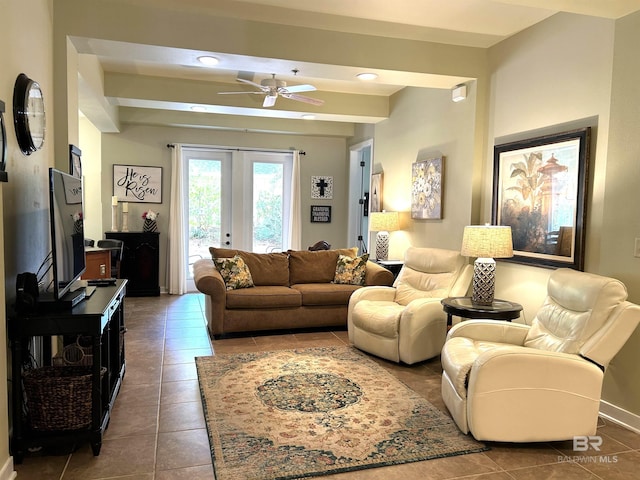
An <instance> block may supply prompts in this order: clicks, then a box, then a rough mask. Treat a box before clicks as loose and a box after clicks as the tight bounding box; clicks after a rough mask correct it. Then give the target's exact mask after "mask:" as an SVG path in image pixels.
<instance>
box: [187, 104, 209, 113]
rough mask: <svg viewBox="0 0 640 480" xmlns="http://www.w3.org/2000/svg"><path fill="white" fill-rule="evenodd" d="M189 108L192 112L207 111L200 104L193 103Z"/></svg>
mask: <svg viewBox="0 0 640 480" xmlns="http://www.w3.org/2000/svg"><path fill="white" fill-rule="evenodd" d="M191 110H192V111H194V112H206V111H207V109H206V108H204V107H203V106H202V105H193V106H192V107H191Z"/></svg>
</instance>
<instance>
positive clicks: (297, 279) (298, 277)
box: [288, 247, 358, 285]
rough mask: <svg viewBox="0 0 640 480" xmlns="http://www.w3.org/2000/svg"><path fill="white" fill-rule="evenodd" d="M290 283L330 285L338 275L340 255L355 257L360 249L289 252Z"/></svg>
mask: <svg viewBox="0 0 640 480" xmlns="http://www.w3.org/2000/svg"><path fill="white" fill-rule="evenodd" d="M288 253H289V282H290V283H291V285H295V284H297V283H330V282H332V281H333V279H334V277H335V274H336V265H337V263H338V255H349V256H351V257H355V256H356V255H357V254H358V249H357V248H356V247H354V248H345V249H337V250H318V251H309V250H289V252H288Z"/></svg>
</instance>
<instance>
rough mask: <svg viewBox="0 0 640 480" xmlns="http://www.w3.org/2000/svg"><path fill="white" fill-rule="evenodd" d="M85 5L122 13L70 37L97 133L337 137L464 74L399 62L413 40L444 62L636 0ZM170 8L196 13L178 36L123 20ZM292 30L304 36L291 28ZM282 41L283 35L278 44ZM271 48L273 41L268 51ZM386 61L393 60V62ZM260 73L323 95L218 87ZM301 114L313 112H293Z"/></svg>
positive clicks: (611, 13)
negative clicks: (170, 129)
mask: <svg viewBox="0 0 640 480" xmlns="http://www.w3.org/2000/svg"><path fill="white" fill-rule="evenodd" d="M95 3H102V4H107V3H109V4H111V6H112V7H114V8H117V7H119V8H121V9H130V10H131V12H133V14H132V15H131V17H132V18H131V19H127V20H130V22H129V21H126V20H123V27H122V32H123V33H122V35H121V38H115V37H117V35H111V37H112V38H108V39H106V38H105V35H103V36H102V38H92V37H91V35H90V34H86V33H83V34H82V35H72V36H71V37H70V40H71V42H72V43H73V45H74V46H75V48H76V50H77V51H78V53H80V54H81V55H80V56H79V57H80V64H81V66H80V74H79V77H80V78H79V108H80V111H81V112H82V113H83V114H85V115H86V116H87V117H89V119H90V120H91V121H92V122H93V123H94V124H96V126H98V128H100V129H101V130H102V131H105V132H108V131H118V130H119V129H121V128H122V127H123V126H124V125H126V124H148V125H172V126H184V127H190V128H215V129H233V130H238V129H240V130H247V131H259V132H273V133H278V132H281V133H299V134H309V135H314V134H318V135H335V136H349V135H350V134H351V132H352V131H353V125H354V124H355V123H376V122H379V121H382V120H384V119H386V118H388V116H389V114H390V111H389V110H390V106H389V105H390V101H389V99H390V97H391V96H392V95H393V94H394V93H396V92H398V91H399V90H401V89H403V88H406V87H419V88H439V89H451V88H453V87H455V86H456V85H458V84H461V83H464V82H468V81H471V80H473V79H474V77H473V76H472V75H469V74H468V72H463V71H459V72H457V71H455V68H452V69H449V70H448V69H447V66H443V67H442V68H441V69H440V71H438V68H433V69H432V70H431V71H430V70H429V69H428V68H424V67H422V66H420V65H417V66H416V68H407V65H410V64H411V62H410V61H409V62H407V59H406V58H403V56H406V55H409V56H410V55H413V58H415V60H416V62H415V63H416V64H419V63H421V62H423V61H424V59H423V58H422V56H423V55H421V52H422V51H423V50H421V48H422V46H424V45H429V46H430V49H431V50H430V52H431V51H437V52H438V55H442V58H443V59H445V60H443V61H441V62H440V63H441V64H445V63H447V62H446V59H447V58H448V57H454V56H456V55H458V53H459V52H463V51H464V52H468V51H471V52H480V55H481V54H482V53H481V52H483V51H485V50H486V49H487V48H488V47H491V46H492V45H495V44H497V43H499V42H500V41H502V40H504V39H506V38H508V37H510V36H511V35H514V34H516V33H518V32H520V31H522V30H524V29H526V28H529V27H531V26H532V25H535V24H536V23H538V22H541V21H542V20H545V19H547V18H549V17H551V16H552V15H555V14H556V13H558V12H570V13H577V14H584V15H593V16H598V17H603V18H609V19H616V18H620V17H622V16H624V15H627V14H629V13H631V12H634V11H636V10H638V9H640V1H638V0H626V1H625V0H621V1H607V2H587V1H584V0H565V1H560V0H451V1H442V0H394V1H389V0H348V1H345V0H111V1H110V2H105V1H102V2H100V1H98V0H94V4H95ZM136 15H140V16H139V18H136ZM171 15H175V18H176V19H180V18H189V17H188V16H189V15H191V16H192V18H194V19H197V21H194V22H193V24H194V27H193V32H192V33H193V34H192V35H191V34H188V35H184V34H183V35H182V38H175V36H174V37H172V35H170V34H168V35H167V37H166V40H163V41H162V42H157V44H149V43H145V42H143V41H140V42H138V41H135V39H134V38H133V37H135V36H136V35H134V34H131V33H130V32H129V31H128V29H131V28H133V30H134V31H135V30H136V29H139V30H140V31H141V32H143V33H144V32H145V31H147V30H150V29H153V28H154V27H156V26H158V28H165V29H166V27H165V26H164V25H163V24H162V23H161V22H160V23H156V22H159V21H158V20H156V17H158V18H160V17H162V16H164V17H165V18H166V17H167V16H171ZM121 18H122V16H121ZM196 23H197V24H198V25H196ZM131 25H134V26H133V27H132V26H131ZM203 25H204V27H203ZM209 26H210V29H211V30H212V31H213V30H216V31H220V32H223V31H224V28H225V27H226V26H228V27H229V28H231V27H232V26H238V27H242V28H246V32H239V31H238V30H240V28H234V29H233V35H232V36H231V35H227V36H226V37H221V39H220V41H219V42H214V41H211V35H212V32H211V31H207V32H206V35H200V34H199V32H202V31H203V30H202V29H203V28H204V29H205V30H209V29H208V27H209ZM301 31H302V32H303V33H304V32H306V33H308V36H305V35H303V36H300V32H301ZM154 33H155V35H156V37H157V38H159V37H158V34H157V32H154ZM167 33H171V32H167ZM190 33H191V32H190ZM221 35H222V34H221ZM353 35H357V36H358V37H357V38H360V39H363V38H366V39H368V40H367V43H366V45H368V46H367V47H361V53H362V54H361V55H359V53H360V52H358V51H353V50H355V49H356V48H358V44H352V43H351V42H350V41H349V40H350V39H352V38H356V37H353ZM201 36H202V42H201V43H199V42H198V40H199V38H200V37H201ZM96 37H97V35H96ZM288 38H290V39H291V43H287V39H288ZM227 39H228V40H229V41H226V40H227ZM245 39H246V40H245ZM301 39H304V40H301ZM327 39H329V40H327ZM334 39H335V41H333V40H334ZM231 40H233V41H231ZM262 42H264V45H261V43H262ZM248 44H251V45H248ZM185 45H188V47H185ZM273 45H279V47H277V48H275V50H274V48H269V47H272V46H273ZM394 45H397V46H398V52H397V55H398V61H397V62H394V61H393V60H394V55H395V53H394V51H393V49H394ZM407 46H408V47H409V48H407ZM216 47H220V48H219V49H217V48H216ZM412 48H415V52H413V51H411V49H412ZM263 51H264V53H262V52H263ZM255 52H258V53H260V54H256V53H255ZM276 52H277V53H276ZM301 52H302V53H301ZM378 52H379V53H380V56H385V54H384V52H386V57H388V58H386V60H385V62H380V64H377V62H376V61H375V60H373V59H375V58H376V55H377V54H378ZM389 52H391V54H389ZM203 55H207V56H212V57H215V58H216V59H217V60H218V63H217V65H215V66H205V65H203V64H201V63H200V62H199V60H198V57H200V56H203ZM409 58H411V57H409ZM87 62H88V63H87ZM403 62H404V63H403ZM97 63H99V65H100V66H101V68H102V70H103V74H104V90H103V92H100V93H101V95H96V94H95V89H91V88H90V87H89V85H88V82H86V81H85V79H84V78H83V68H84V67H82V65H86V64H89V65H95V64H97ZM382 63H384V65H382ZM394 63H397V66H395V67H393V64H394ZM434 65H439V64H438V62H435V63H434ZM392 67H393V68H392ZM362 72H371V73H375V74H377V78H376V79H375V80H371V81H361V80H358V79H357V77H356V75H357V74H359V73H362ZM272 74H275V75H276V79H278V80H281V81H284V82H286V84H287V85H288V86H291V85H299V84H311V85H313V86H315V87H316V89H317V90H316V91H305V92H303V93H300V94H301V95H304V96H307V97H312V98H314V99H318V100H321V101H323V102H324V104H323V105H321V106H316V105H312V104H309V103H306V102H299V101H294V100H290V99H287V98H282V97H281V96H279V97H278V98H277V99H276V102H275V105H274V106H272V107H269V108H264V107H263V106H262V104H263V101H264V95H262V94H260V95H258V94H253V93H247V94H234V95H220V94H219V93H220V92H230V91H231V92H233V91H246V92H254V91H257V88H256V87H254V86H252V85H250V84H248V83H246V82H241V81H238V78H240V79H244V80H248V81H251V82H255V83H258V84H259V83H260V82H261V81H263V80H265V79H270V78H272ZM102 95H104V96H102ZM195 110H200V111H195ZM304 115H312V116H313V118H314V119H313V120H305V119H303V116H304Z"/></svg>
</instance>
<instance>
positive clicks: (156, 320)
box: [15, 294, 640, 480]
mask: <svg viewBox="0 0 640 480" xmlns="http://www.w3.org/2000/svg"><path fill="white" fill-rule="evenodd" d="M202 301H203V297H202V295H200V294H190V295H184V296H170V295H162V296H160V297H152V298H127V299H126V312H127V317H126V318H127V327H128V332H127V334H126V357H127V371H126V375H125V378H124V382H123V387H122V390H121V391H120V395H119V397H118V399H117V401H116V405H115V407H114V410H113V416H112V419H111V423H110V425H109V428H108V429H107V431H106V433H105V436H104V440H103V445H102V450H101V453H100V455H99V456H98V457H94V456H93V455H92V453H91V448H90V447H89V445H88V444H85V445H79V446H78V447H77V449H76V450H75V451H74V452H73V453H66V454H62V453H57V454H54V453H53V452H49V453H50V454H49V455H39V454H33V455H32V456H28V457H27V458H25V459H24V462H23V463H22V464H21V465H16V466H15V469H16V471H17V472H18V479H19V480H30V479H33V480H107V479H110V480H115V479H121V480H181V479H184V480H203V479H209V480H210V479H213V478H214V474H213V468H212V465H211V457H210V453H209V441H208V437H207V432H206V428H205V424H204V419H203V415H202V406H201V403H200V394H199V390H198V381H197V376H196V369H195V363H194V357H195V356H200V355H211V354H212V345H211V342H210V341H209V337H208V336H207V333H206V329H205V324H204V319H203V310H202ZM346 343H348V339H347V333H346V331H336V332H316V333H295V334H283V335H268V336H258V337H245V338H229V339H223V340H216V341H214V342H213V353H214V354H215V353H236V352H247V351H259V350H267V349H281V348H297V347H312V346H327V345H343V344H346ZM378 362H379V363H380V364H381V365H383V366H384V367H385V368H388V369H389V370H390V371H391V372H393V373H394V374H395V375H396V376H397V377H398V378H399V379H400V380H402V381H403V382H405V383H406V384H407V385H409V386H410V387H411V388H413V389H414V390H415V391H417V392H418V393H420V394H422V395H424V396H425V397H426V398H427V399H428V400H429V401H430V402H431V403H433V404H434V405H436V406H437V407H439V408H441V409H443V410H444V411H446V409H445V407H444V404H443V403H442V400H441V398H440V364H439V362H438V361H437V360H432V361H427V362H424V363H421V364H419V365H416V366H412V367H408V366H400V365H395V364H392V363H389V362H386V361H383V360H378ZM600 423H601V427H600V428H599V431H598V434H599V435H601V436H602V438H603V444H602V447H601V452H598V455H593V456H582V457H579V458H580V459H581V460H580V461H578V462H563V461H561V460H559V459H562V458H563V457H573V456H574V452H573V451H572V448H571V442H561V443H553V444H524V445H513V444H495V443H492V444H489V446H490V447H491V450H490V451H487V452H483V453H476V454H471V455H462V456H458V457H449V458H443V459H437V460H430V461H426V462H417V463H410V464H405V465H398V466H393V467H383V468H376V469H369V470H361V471H358V472H351V473H345V474H337V475H333V476H330V477H322V478H327V479H328V478H331V479H332V480H340V479H345V480H346V479H349V480H357V479H371V480H375V479H381V480H382V479H384V480H389V479H394V478H403V480H413V479H416V480H418V479H419V480H434V479H462V478H464V479H473V480H480V479H482V480H528V479H532V480H533V479H535V480H540V479H555V478H562V479H563V480H572V479H580V480H586V479H607V480H616V479H620V480H623V479H624V480H627V479H630V478H639V477H638V465H640V435H637V434H635V433H633V432H631V431H629V430H626V429H623V428H621V427H619V426H617V425H615V424H611V423H609V422H605V421H604V420H601V421H600ZM317 478H320V477H317ZM247 480H251V479H247Z"/></svg>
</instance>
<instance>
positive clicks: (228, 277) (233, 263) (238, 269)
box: [213, 255, 253, 290]
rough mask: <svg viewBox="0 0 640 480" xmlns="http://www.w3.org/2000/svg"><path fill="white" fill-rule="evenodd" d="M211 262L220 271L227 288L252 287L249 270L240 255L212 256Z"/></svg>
mask: <svg viewBox="0 0 640 480" xmlns="http://www.w3.org/2000/svg"><path fill="white" fill-rule="evenodd" d="M213 263H215V265H216V268H217V269H218V271H219V272H220V275H221V276H222V279H223V280H224V284H225V286H226V287H227V290H235V289H236V288H249V287H253V279H252V278H251V272H250V271H249V268H248V267H247V264H246V263H244V260H242V258H241V257H240V255H235V256H233V257H231V258H214V259H213Z"/></svg>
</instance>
